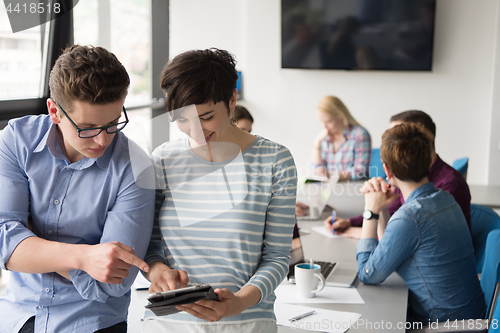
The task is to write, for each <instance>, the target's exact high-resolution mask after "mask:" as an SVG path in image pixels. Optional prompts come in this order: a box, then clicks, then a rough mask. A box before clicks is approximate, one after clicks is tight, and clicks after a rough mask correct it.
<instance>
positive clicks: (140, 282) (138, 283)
mask: <svg viewBox="0 0 500 333" xmlns="http://www.w3.org/2000/svg"><path fill="white" fill-rule="evenodd" d="M150 285H151V282H149V281H148V280H147V279H146V278H145V277H144V276H143V275H142V273H141V272H139V273H137V277H136V278H135V280H134V284H133V286H134V288H135V289H136V290H144V289H148V288H149V286H150Z"/></svg>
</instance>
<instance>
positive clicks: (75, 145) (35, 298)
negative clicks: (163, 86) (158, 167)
mask: <svg viewBox="0 0 500 333" xmlns="http://www.w3.org/2000/svg"><path fill="white" fill-rule="evenodd" d="M129 83H130V80H129V77H128V74H127V72H126V70H125V68H124V67H123V65H122V64H121V63H120V62H119V61H118V59H117V58H116V57H115V56H114V55H113V54H112V53H110V52H108V51H107V50H105V49H103V48H100V47H86V46H79V45H75V46H72V47H70V48H68V49H66V50H65V51H64V52H63V54H62V55H61V56H60V57H59V59H58V60H57V61H56V64H55V65H54V68H53V69H52V71H51V74H50V79H49V85H50V90H51V96H50V98H49V99H48V100H47V109H48V115H41V116H27V117H23V118H18V119H12V120H11V121H9V125H8V126H7V127H6V128H5V129H4V130H3V132H2V134H1V136H0V187H1V188H2V191H0V247H1V252H0V265H1V268H2V269H8V270H10V271H11V272H10V281H9V284H8V285H7V289H6V296H4V297H2V298H1V299H0V322H1V323H2V325H1V326H0V332H9V333H12V332H33V330H34V332H36V333H38V332H126V329H127V325H126V320H127V311H128V306H129V303H130V287H131V285H132V283H133V281H134V279H135V276H136V274H137V272H138V268H140V269H141V270H143V271H148V270H149V266H148V265H147V264H146V263H145V262H144V261H143V260H142V259H141V258H143V257H144V255H145V253H146V249H147V246H148V243H149V238H150V235H151V230H152V223H153V214H154V191H153V190H152V189H146V187H147V186H144V188H143V187H141V186H138V184H137V183H138V181H139V180H141V181H148V180H150V179H148V172H147V171H148V170H146V172H143V173H142V174H141V176H140V177H141V179H139V178H138V177H139V176H138V174H139V172H137V170H135V169H134V170H133V165H132V162H131V161H132V160H135V161H148V160H149V159H148V157H147V155H146V153H145V152H144V154H143V155H141V150H140V148H139V149H137V147H136V145H135V144H134V143H133V142H132V141H129V140H128V139H127V137H126V136H125V135H124V134H123V133H121V132H120V131H121V130H122V129H123V128H124V127H125V125H126V124H127V122H128V118H127V116H126V111H125V108H124V107H123V104H124V100H125V97H126V95H127V89H128V86H129ZM122 115H123V116H124V117H125V120H121V117H122ZM133 155H135V156H133ZM141 163H142V162H139V163H138V164H141ZM135 165H137V163H134V166H135ZM146 169H147V167H146ZM149 171H152V170H149ZM151 177H154V175H153V173H152V172H151Z"/></svg>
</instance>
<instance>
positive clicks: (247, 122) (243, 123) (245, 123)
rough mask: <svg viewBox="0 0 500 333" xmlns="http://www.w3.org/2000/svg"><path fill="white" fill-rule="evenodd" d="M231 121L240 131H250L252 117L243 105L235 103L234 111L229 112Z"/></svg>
mask: <svg viewBox="0 0 500 333" xmlns="http://www.w3.org/2000/svg"><path fill="white" fill-rule="evenodd" d="M231 123H233V124H235V125H236V127H238V128H239V129H240V130H242V131H245V132H248V133H250V132H252V125H253V117H252V115H251V114H250V112H248V110H247V109H246V108H245V107H244V106H241V105H236V106H235V107H234V111H233V112H232V113H231Z"/></svg>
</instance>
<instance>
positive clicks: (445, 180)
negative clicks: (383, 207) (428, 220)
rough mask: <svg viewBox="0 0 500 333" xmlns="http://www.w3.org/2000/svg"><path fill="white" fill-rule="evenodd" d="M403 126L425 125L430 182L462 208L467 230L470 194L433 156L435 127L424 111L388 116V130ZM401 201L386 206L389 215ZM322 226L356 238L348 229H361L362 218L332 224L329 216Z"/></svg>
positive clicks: (456, 174) (455, 174) (457, 176)
mask: <svg viewBox="0 0 500 333" xmlns="http://www.w3.org/2000/svg"><path fill="white" fill-rule="evenodd" d="M402 123H418V124H421V125H422V126H424V127H425V128H426V129H427V130H428V131H429V132H430V133H431V134H432V142H431V160H432V163H431V167H430V173H429V181H430V182H432V183H433V184H434V186H435V187H436V188H439V189H442V190H444V191H446V192H448V193H450V194H451V195H453V197H454V198H455V200H456V201H457V203H458V205H459V206H460V208H461V209H462V212H463V214H464V216H465V220H466V222H467V225H468V227H469V229H470V223H471V222H470V221H471V219H470V201H471V195H470V191H469V185H467V182H466V180H465V178H464V177H463V176H462V175H461V174H460V173H459V172H458V171H457V170H455V169H453V167H451V166H450V165H448V164H447V163H445V162H444V161H443V160H442V159H441V158H440V157H439V155H438V154H437V153H436V148H435V144H434V141H435V138H436V124H435V123H434V121H433V120H432V118H431V117H430V116H429V115H428V114H427V113H425V112H423V111H420V110H408V111H404V112H401V113H398V114H395V115H394V116H392V117H391V120H390V127H391V128H392V127H394V126H396V125H399V124H402ZM404 202H405V201H404V198H403V197H402V196H400V197H399V199H398V200H394V202H393V203H392V204H391V205H390V206H389V208H388V209H389V214H390V215H392V214H394V212H395V211H397V210H398V209H399V207H401V206H402V205H403V204H404ZM324 223H325V227H326V229H327V230H329V231H330V232H333V231H334V230H335V233H336V234H342V235H344V236H348V237H354V238H359V228H350V227H361V225H362V223H363V217H362V216H361V215H359V216H356V217H351V218H348V219H346V218H341V217H338V218H337V219H336V220H335V221H333V223H332V217H331V216H330V217H328V218H327V219H326V220H325V221H324Z"/></svg>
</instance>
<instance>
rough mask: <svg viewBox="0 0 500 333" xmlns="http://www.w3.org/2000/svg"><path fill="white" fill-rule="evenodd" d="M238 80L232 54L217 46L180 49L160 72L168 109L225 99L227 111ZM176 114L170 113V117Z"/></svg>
mask: <svg viewBox="0 0 500 333" xmlns="http://www.w3.org/2000/svg"><path fill="white" fill-rule="evenodd" d="M237 81H238V73H237V71H236V61H235V60H234V57H233V56H232V55H231V54H230V53H229V52H227V51H225V50H219V49H216V48H211V49H207V50H192V51H187V52H184V53H181V54H179V55H177V56H176V57H174V58H173V59H172V60H170V61H169V62H168V63H167V64H166V65H165V67H164V68H163V71H162V73H161V76H160V86H161V88H162V89H163V91H164V92H165V94H166V95H167V110H168V111H174V110H177V109H179V108H182V107H185V106H188V105H192V104H205V103H210V102H212V103H218V102H224V104H226V107H227V108H228V111H229V101H230V100H231V96H232V95H233V93H234V89H236V82H237ZM177 117H178V114H176V113H175V112H173V113H172V114H171V120H172V121H173V120H176V119H177Z"/></svg>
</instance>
